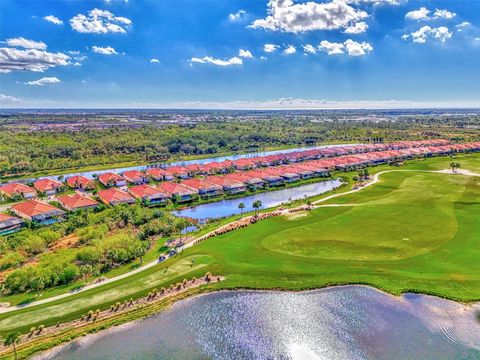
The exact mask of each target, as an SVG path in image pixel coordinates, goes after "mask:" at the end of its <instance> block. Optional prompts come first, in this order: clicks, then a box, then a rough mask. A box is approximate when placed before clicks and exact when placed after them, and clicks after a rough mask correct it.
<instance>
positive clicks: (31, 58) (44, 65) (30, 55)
mask: <svg viewBox="0 0 480 360" xmlns="http://www.w3.org/2000/svg"><path fill="white" fill-rule="evenodd" d="M69 60H70V56H68V55H66V54H63V53H51V52H48V51H46V50H37V49H25V50H24V49H15V48H0V72H2V73H8V72H11V71H21V70H26V71H36V72H43V71H45V70H47V69H49V68H51V67H55V66H64V65H69V64H70V61H69Z"/></svg>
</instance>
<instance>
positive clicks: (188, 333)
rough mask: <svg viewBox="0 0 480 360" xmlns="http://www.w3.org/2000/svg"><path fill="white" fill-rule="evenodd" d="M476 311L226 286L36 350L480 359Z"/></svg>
mask: <svg viewBox="0 0 480 360" xmlns="http://www.w3.org/2000/svg"><path fill="white" fill-rule="evenodd" d="M478 312H480V304H478V303H477V304H475V305H472V306H467V305H463V304H459V303H455V302H452V301H447V300H443V299H440V298H436V297H431V296H424V295H414V294H406V295H405V296H402V297H400V298H396V297H393V296H390V295H388V294H385V293H383V292H379V291H377V290H374V289H372V288H368V287H362V286H345V287H336V288H328V289H323V290H318V291H310V292H303V293H289V292H283V293H282V292H244V291H242V292H221V293H212V294H208V295H204V296H200V297H196V298H192V299H187V300H184V301H181V302H178V303H177V304H175V305H174V306H173V307H172V308H171V309H170V310H168V311H166V312H164V313H160V314H158V315H156V316H154V317H151V318H148V319H145V320H143V321H139V322H136V323H133V324H129V325H126V326H123V327H120V328H118V329H112V330H107V331H105V332H103V333H100V334H96V335H90V336H87V337H85V338H83V339H80V340H77V341H74V342H72V343H69V344H67V345H66V346H63V347H61V348H57V349H56V350H55V351H54V352H50V353H48V355H43V356H41V357H37V359H56V360H77V359H91V360H95V359H117V360H123V359H125V360H126V359H129V360H130V359H139V360H140V359H162V360H165V359H172V360H173V359H181V360H201V359H202V360H203V359H218V360H231V359H236V360H237V359H238V360H242V359H248V360H251V359H256V360H263V359H265V360H267V359H269V360H270V359H280V360H283V359H285V360H325V359H335V360H337V359H348V360H351V359H352V360H356V359H369V360H370V359H371V360H377V359H378V360H404V359H422V360H447V359H448V360H451V359H472V360H473V359H479V358H480V323H479V321H478V319H477V318H476V316H477V314H478Z"/></svg>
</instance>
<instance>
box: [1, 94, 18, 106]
mask: <svg viewBox="0 0 480 360" xmlns="http://www.w3.org/2000/svg"><path fill="white" fill-rule="evenodd" d="M20 101H21V100H20V99H19V98H16V97H15V96H10V95H5V94H0V104H1V105H9V104H14V103H18V102H20Z"/></svg>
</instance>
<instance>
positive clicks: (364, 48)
mask: <svg viewBox="0 0 480 360" xmlns="http://www.w3.org/2000/svg"><path fill="white" fill-rule="evenodd" d="M343 44H344V45H345V49H346V50H347V53H348V55H350V56H363V55H366V54H368V53H370V52H372V51H373V46H372V45H370V44H369V43H368V42H365V41H364V42H356V41H353V40H352V39H348V40H346V41H345V42H344V43H343Z"/></svg>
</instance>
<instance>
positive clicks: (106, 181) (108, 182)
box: [98, 172, 127, 187]
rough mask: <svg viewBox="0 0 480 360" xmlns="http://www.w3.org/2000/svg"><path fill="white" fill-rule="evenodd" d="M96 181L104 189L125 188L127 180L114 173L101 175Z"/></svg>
mask: <svg viewBox="0 0 480 360" xmlns="http://www.w3.org/2000/svg"><path fill="white" fill-rule="evenodd" d="M98 181H99V182H100V184H102V185H103V186H105V187H111V186H118V187H121V186H127V180H125V179H124V178H123V177H121V176H120V175H118V174H115V173H111V172H108V173H103V174H100V175H98Z"/></svg>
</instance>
